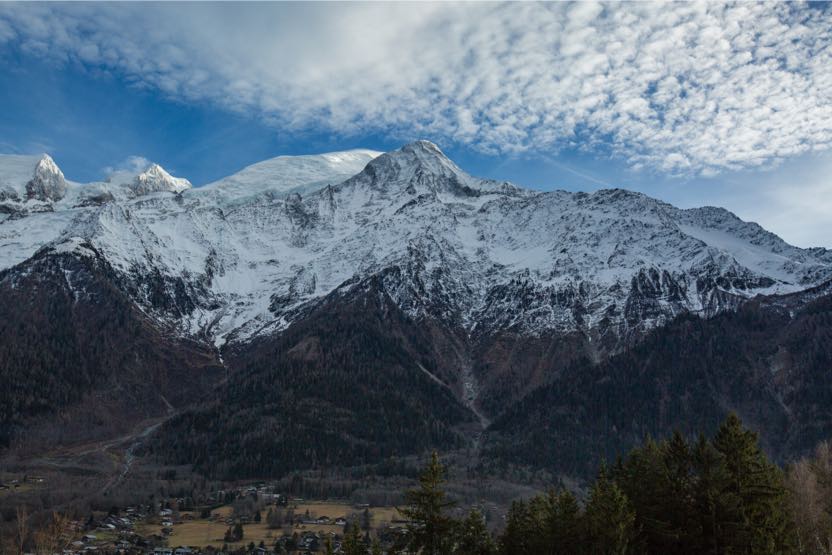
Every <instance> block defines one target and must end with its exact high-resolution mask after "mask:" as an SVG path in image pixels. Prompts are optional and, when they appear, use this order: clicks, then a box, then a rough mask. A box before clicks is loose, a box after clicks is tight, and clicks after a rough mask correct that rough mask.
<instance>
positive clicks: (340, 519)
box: [333, 516, 347, 526]
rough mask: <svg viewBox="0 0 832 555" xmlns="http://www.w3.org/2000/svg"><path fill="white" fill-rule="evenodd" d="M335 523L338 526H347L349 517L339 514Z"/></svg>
mask: <svg viewBox="0 0 832 555" xmlns="http://www.w3.org/2000/svg"><path fill="white" fill-rule="evenodd" d="M333 524H335V525H336V526H346V525H347V519H346V518H343V517H340V516H339V517H338V518H336V519H335V522H334V523H333Z"/></svg>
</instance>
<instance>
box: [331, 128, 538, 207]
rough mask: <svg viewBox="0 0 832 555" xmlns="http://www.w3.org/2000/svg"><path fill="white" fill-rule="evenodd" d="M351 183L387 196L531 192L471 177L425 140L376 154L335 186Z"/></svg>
mask: <svg viewBox="0 0 832 555" xmlns="http://www.w3.org/2000/svg"><path fill="white" fill-rule="evenodd" d="M355 187H365V188H367V189H369V190H371V191H376V192H378V193H380V194H382V195H388V196H402V195H410V196H418V195H422V194H432V195H443V194H448V195H452V196H454V197H472V196H474V197H476V196H480V195H483V194H491V193H502V194H513V195H525V196H528V195H534V194H535V193H534V192H532V191H529V190H526V189H522V188H519V187H516V186H514V185H512V184H510V183H507V182H498V181H492V180H488V179H478V178H475V177H472V176H470V175H469V174H468V173H466V172H465V171H463V170H462V169H461V168H460V167H459V166H457V165H456V164H455V163H454V162H453V161H451V160H450V159H449V158H448V157H447V156H445V154H444V153H443V152H442V151H441V150H440V149H439V147H438V146H436V145H435V144H433V143H432V142H430V141H425V140H420V141H416V142H413V143H409V144H406V145H405V146H403V147H402V148H400V149H398V150H394V151H392V152H387V153H384V154H382V155H380V156H378V157H377V158H375V159H374V160H373V161H372V162H370V163H369V164H367V167H366V168H364V171H362V172H361V173H359V174H357V175H355V176H354V177H352V178H351V179H349V180H347V181H345V182H344V183H342V184H341V185H339V186H338V189H339V190H342V191H345V190H348V189H350V188H355Z"/></svg>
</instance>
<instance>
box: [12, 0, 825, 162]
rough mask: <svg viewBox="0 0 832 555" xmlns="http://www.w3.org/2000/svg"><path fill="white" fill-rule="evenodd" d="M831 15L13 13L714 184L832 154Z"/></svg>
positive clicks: (438, 131)
mask: <svg viewBox="0 0 832 555" xmlns="http://www.w3.org/2000/svg"><path fill="white" fill-rule="evenodd" d="M830 12H832V10H829V9H826V8H821V9H817V8H814V7H811V6H808V5H804V4H784V3H777V4H767V3H730V4H717V3H680V2H676V3H669V4H664V3H663V4H647V3H624V4H595V3H577V4H565V3H553V4H537V3H516V4H460V5H448V4H351V5H349V6H346V5H340V4H336V5H296V4H290V5H286V4H284V5H277V6H274V5H262V4H256V5H252V4H243V5H240V4H235V5H233V6H231V5H227V4H184V5H183V4H177V5H164V4H162V5H159V4H152V5H148V4H115V5H111V4H107V5H102V4H66V5H65V4H2V5H0V52H2V51H6V52H12V51H20V52H24V53H27V54H29V55H35V56H39V57H42V58H44V59H48V60H52V61H54V62H55V63H58V64H77V65H79V66H81V67H86V68H90V69H92V70H95V71H101V70H104V71H109V72H113V73H115V74H118V75H120V76H123V77H124V78H125V79H127V80H129V81H131V82H133V83H135V84H136V85H137V86H142V87H149V88H152V89H155V90H158V91H161V92H162V93H163V94H165V95H168V96H170V97H172V98H175V99H178V100H182V101H184V102H212V103H216V104H218V105H220V106H222V107H224V108H226V109H230V110H234V111H239V112H243V113H246V114H249V115H254V116H256V117H260V118H263V119H265V120H267V121H269V122H271V123H273V124H274V125H276V126H281V127H288V128H293V129H305V128H309V129H319V130H320V129H323V130H332V131H334V132H336V133H344V134H357V133H362V132H368V131H369V132H382V133H386V134H389V135H391V136H402V137H404V136H414V135H423V136H429V137H432V138H434V139H436V140H441V141H454V142H458V143H461V144H467V145H471V146H473V147H474V148H477V149H480V150H482V151H484V152H491V153H515V152H544V153H552V152H556V151H557V150H559V149H561V148H584V149H588V150H591V151H596V152H598V153H599V154H601V155H604V156H606V155H611V156H614V157H618V158H621V159H623V160H626V161H627V163H628V164H629V165H630V166H632V167H634V168H646V169H648V170H651V171H656V172H661V173H664V174H685V175H704V176H708V175H715V174H718V173H720V172H723V171H726V170H737V169H744V168H754V167H765V166H768V165H773V164H777V163H778V162H779V161H781V160H783V159H787V158H791V157H795V156H798V155H801V154H805V153H808V152H815V151H826V150H829V149H830V148H832V13H830Z"/></svg>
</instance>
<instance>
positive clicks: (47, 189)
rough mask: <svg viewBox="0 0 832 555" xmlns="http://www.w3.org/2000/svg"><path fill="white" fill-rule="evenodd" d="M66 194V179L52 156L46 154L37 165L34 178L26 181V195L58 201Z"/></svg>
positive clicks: (30, 197)
mask: <svg viewBox="0 0 832 555" xmlns="http://www.w3.org/2000/svg"><path fill="white" fill-rule="evenodd" d="M65 194H66V179H64V174H63V172H62V171H61V169H60V168H59V167H58V165H57V164H56V163H55V161H54V160H53V159H52V157H51V156H49V155H48V154H44V155H43V156H41V158H40V160H38V163H37V164H36V165H35V171H34V174H33V175H32V179H31V180H30V181H29V182H28V183H26V197H27V198H29V199H36V200H42V201H58V200H61V199H62V198H63V197H64V195H65Z"/></svg>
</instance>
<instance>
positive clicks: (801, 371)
mask: <svg viewBox="0 0 832 555" xmlns="http://www.w3.org/2000/svg"><path fill="white" fill-rule="evenodd" d="M830 368H832V283H830V284H828V285H826V286H824V287H822V288H819V289H818V290H815V291H810V292H807V293H801V294H796V295H792V296H786V297H770V298H762V299H758V300H755V301H753V302H749V303H746V304H744V305H743V306H741V307H740V308H739V310H737V311H736V312H728V313H724V314H721V315H719V316H717V317H714V318H712V319H707V320H705V319H700V318H696V317H693V316H690V315H683V316H680V317H678V318H677V319H676V320H674V321H673V322H671V323H669V324H668V325H667V326H665V327H663V328H659V329H656V330H654V331H653V332H651V333H650V334H649V335H648V336H647V337H646V338H645V339H644V340H643V341H642V342H641V343H639V344H638V345H636V346H634V347H632V348H630V349H627V350H626V351H624V352H622V353H620V354H618V355H615V356H613V357H611V358H609V359H607V360H605V361H603V362H601V363H600V364H593V363H591V362H590V361H587V360H578V361H576V362H574V363H573V364H571V365H569V366H568V367H567V368H565V369H564V370H563V371H562V372H560V373H559V374H558V375H556V376H555V377H554V378H553V379H552V380H551V382H550V383H548V384H546V385H545V386H543V387H541V388H539V389H537V390H536V391H534V392H533V393H531V394H529V395H528V396H527V397H526V398H524V399H523V400H522V401H520V402H518V403H516V404H514V405H513V406H512V407H511V408H510V409H509V410H507V411H506V412H505V413H504V414H503V415H502V416H501V417H500V418H499V419H497V420H496V421H495V422H494V424H493V425H492V427H491V428H490V430H489V434H488V439H487V441H486V447H485V452H486V459H487V460H492V461H501V462H502V463H507V462H510V463H519V464H529V465H532V466H536V467H542V468H547V469H549V470H551V471H553V472H555V473H556V474H561V473H562V474H566V475H573V476H574V475H583V476H585V477H589V476H590V475H592V474H593V473H594V472H595V471H596V470H597V469H596V468H595V467H594V466H593V465H594V464H596V463H595V462H593V461H598V460H600V459H602V458H606V460H608V461H613V460H614V459H615V457H616V456H617V455H619V454H621V453H624V452H626V451H627V450H628V449H630V448H631V447H632V446H634V445H636V444H638V443H639V442H640V441H641V440H642V439H643V438H644V437H645V436H647V435H651V436H653V437H663V436H666V435H668V434H669V433H670V432H672V431H673V430H674V429H678V430H681V431H682V432H684V433H686V434H691V433H697V432H698V431H704V432H705V433H708V432H710V431H713V430H715V429H716V427H717V426H718V424H719V423H720V422H721V421H722V420H723V419H724V418H725V416H726V415H727V413H728V412H729V411H736V412H737V413H738V414H740V416H741V417H742V419H743V421H745V422H747V423H748V424H749V425H750V426H751V427H752V428H754V429H756V430H759V431H760V432H761V440H762V443H763V445H764V447H765V448H766V450H767V451H768V452H769V453H770V454H771V455H773V456H774V457H776V458H777V459H779V460H781V461H784V460H789V459H791V458H792V457H794V456H795V454H798V453H805V452H808V451H810V450H811V449H813V448H814V446H815V445H816V444H817V443H818V442H819V441H821V440H825V439H828V437H829V434H830V431H832V411H830V407H832V386H830V383H829V379H828V378H829V377H828V372H829V370H830Z"/></svg>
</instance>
